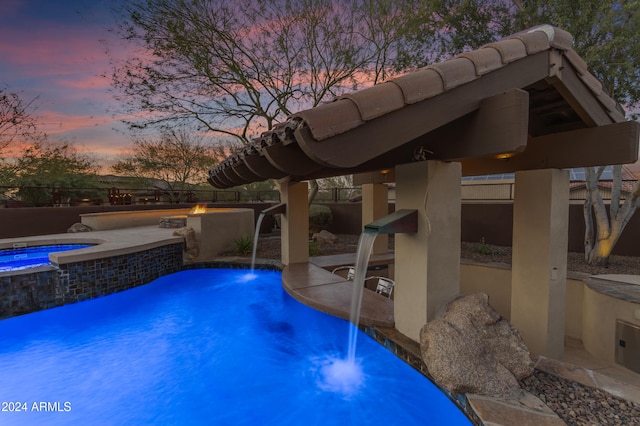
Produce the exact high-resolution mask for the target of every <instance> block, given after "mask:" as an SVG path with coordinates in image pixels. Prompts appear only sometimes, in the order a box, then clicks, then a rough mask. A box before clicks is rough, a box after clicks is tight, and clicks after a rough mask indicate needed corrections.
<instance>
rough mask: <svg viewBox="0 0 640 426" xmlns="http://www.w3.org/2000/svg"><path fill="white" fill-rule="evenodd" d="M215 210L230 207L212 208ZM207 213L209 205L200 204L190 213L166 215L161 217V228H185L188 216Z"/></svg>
mask: <svg viewBox="0 0 640 426" xmlns="http://www.w3.org/2000/svg"><path fill="white" fill-rule="evenodd" d="M214 210H228V209H211V211H212V212H213V211H214ZM203 213H207V206H203V205H200V204H198V205H197V206H195V207H194V208H192V209H191V211H189V213H188V214H178V215H173V216H165V217H161V218H160V228H184V227H185V226H187V216H188V215H189V214H203Z"/></svg>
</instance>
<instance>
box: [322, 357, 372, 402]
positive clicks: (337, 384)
mask: <svg viewBox="0 0 640 426" xmlns="http://www.w3.org/2000/svg"><path fill="white" fill-rule="evenodd" d="M313 362H314V364H315V365H316V366H317V368H318V372H319V375H318V380H317V382H316V383H317V385H318V387H319V388H320V389H322V390H323V391H325V392H332V393H335V394H339V395H341V396H343V397H344V398H349V397H351V396H353V395H355V394H357V393H358V391H359V390H360V388H362V386H363V385H364V384H365V375H364V372H363V370H362V365H361V364H360V363H359V362H357V361H355V360H354V361H351V360H349V359H343V358H338V357H333V356H327V357H325V358H320V359H316V360H314V361H313Z"/></svg>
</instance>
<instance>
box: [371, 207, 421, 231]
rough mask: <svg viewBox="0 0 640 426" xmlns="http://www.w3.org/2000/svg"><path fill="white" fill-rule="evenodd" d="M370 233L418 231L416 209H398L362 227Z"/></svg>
mask: <svg viewBox="0 0 640 426" xmlns="http://www.w3.org/2000/svg"><path fill="white" fill-rule="evenodd" d="M364 231H365V232H369V233H371V234H376V235H379V234H415V233H416V232H418V211H417V210H411V209H400V210H397V211H395V212H393V213H391V214H390V215H387V216H385V217H383V218H380V219H378V220H375V221H373V222H371V223H370V224H368V225H365V227H364Z"/></svg>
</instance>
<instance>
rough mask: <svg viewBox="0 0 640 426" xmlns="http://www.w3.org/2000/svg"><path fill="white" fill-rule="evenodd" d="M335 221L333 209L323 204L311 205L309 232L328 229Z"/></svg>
mask: <svg viewBox="0 0 640 426" xmlns="http://www.w3.org/2000/svg"><path fill="white" fill-rule="evenodd" d="M332 223H333V214H332V213H331V209H330V208H329V207H327V206H324V205H321V204H311V205H310V206H309V234H315V233H316V232H320V231H322V230H323V229H327V228H328V227H329V226H330V225H331V224H332Z"/></svg>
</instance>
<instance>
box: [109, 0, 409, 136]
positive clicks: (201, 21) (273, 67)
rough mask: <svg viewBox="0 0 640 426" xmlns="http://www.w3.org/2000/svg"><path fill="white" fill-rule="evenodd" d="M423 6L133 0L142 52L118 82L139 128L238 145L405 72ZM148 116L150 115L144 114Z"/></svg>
mask: <svg viewBox="0 0 640 426" xmlns="http://www.w3.org/2000/svg"><path fill="white" fill-rule="evenodd" d="M418 3H419V1H418V0H400V1H397V0H340V1H335V0H315V1H308V0H287V1H283V0H233V1H231V0H126V1H125V2H124V6H123V8H122V9H121V12H122V14H121V16H122V21H121V23H120V25H119V26H118V32H119V34H121V35H122V36H123V37H124V38H125V39H127V40H129V41H130V42H131V44H132V45H135V46H137V47H138V49H139V50H138V53H139V54H137V55H132V56H130V57H129V58H128V59H127V60H125V61H124V62H121V63H119V64H118V66H117V67H116V68H115V70H114V72H113V74H112V81H113V86H114V88H115V90H116V93H117V97H118V99H120V100H121V103H122V105H124V106H125V108H126V110H127V111H126V112H128V113H135V116H136V117H138V119H137V120H135V121H130V122H129V123H128V124H129V125H130V127H131V128H146V127H153V126H166V127H170V126H175V125H180V124H184V123H191V124H192V125H193V124H194V123H195V124H196V125H197V126H198V128H197V130H200V131H207V132H212V133H214V134H218V135H223V136H231V137H232V138H233V139H234V140H235V141H236V144H235V145H236V146H237V145H242V144H245V143H248V142H249V141H250V140H251V139H252V138H253V137H255V136H258V135H259V134H260V133H262V132H264V131H267V130H270V129H272V128H273V126H274V125H275V124H277V123H278V122H281V121H283V120H285V119H286V118H287V116H288V115H290V114H291V113H292V112H296V111H298V110H302V109H306V108H310V107H314V106H316V105H318V104H320V103H321V102H323V101H326V100H329V99H331V98H333V97H335V96H338V95H340V94H342V93H344V92H345V91H351V90H353V89H356V88H358V87H360V86H361V85H363V84H372V83H375V82H377V81H379V80H381V79H385V78H388V77H389V76H391V75H393V73H395V72H397V71H398V70H399V66H398V65H399V62H398V58H399V57H400V56H402V55H401V53H400V52H401V51H402V49H403V46H404V44H403V41H404V40H405V36H404V31H405V30H406V29H407V28H409V25H408V23H409V21H410V20H411V19H412V17H413V13H412V10H413V8H414V7H415V5H416V4H418ZM140 111H142V112H144V114H139V112H140Z"/></svg>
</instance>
